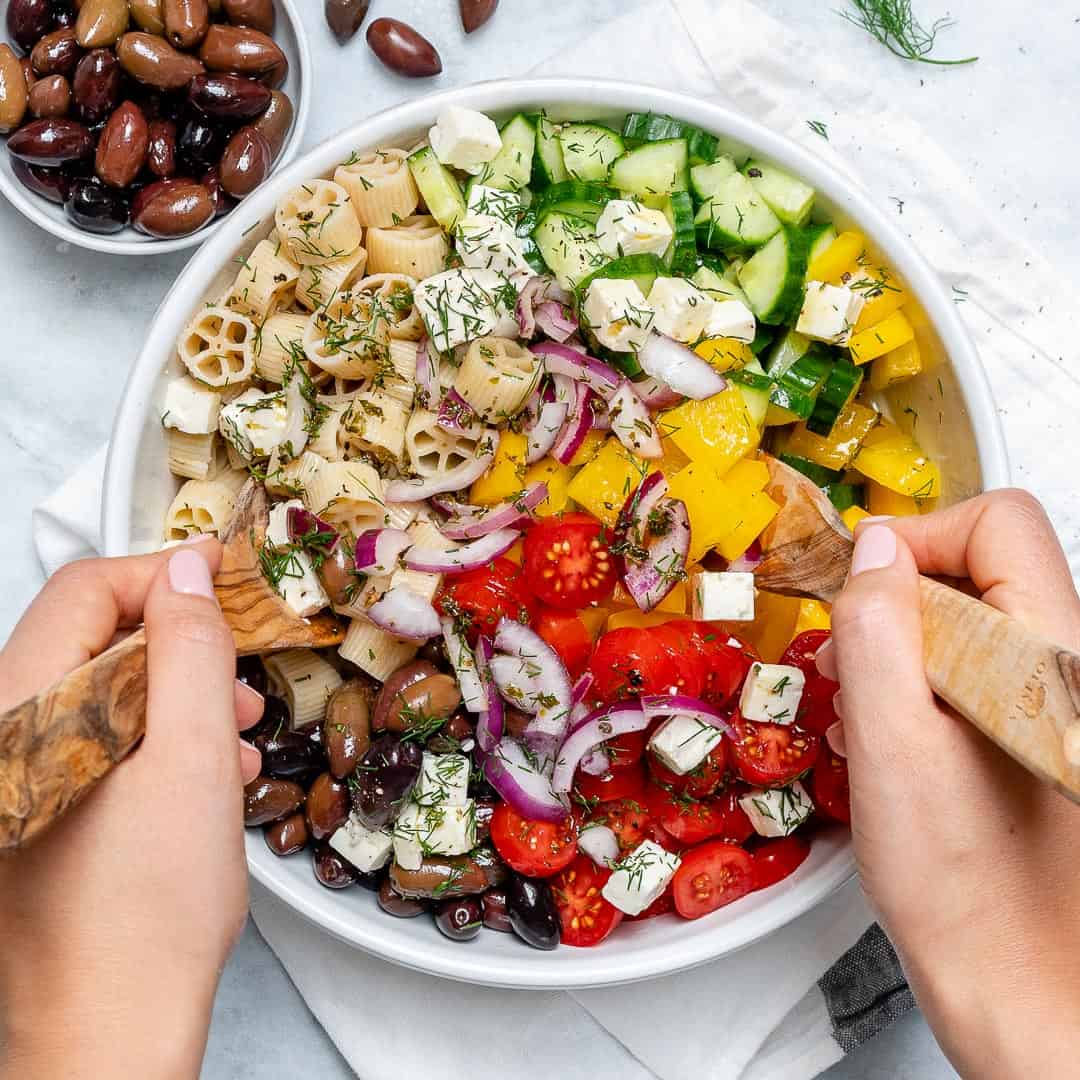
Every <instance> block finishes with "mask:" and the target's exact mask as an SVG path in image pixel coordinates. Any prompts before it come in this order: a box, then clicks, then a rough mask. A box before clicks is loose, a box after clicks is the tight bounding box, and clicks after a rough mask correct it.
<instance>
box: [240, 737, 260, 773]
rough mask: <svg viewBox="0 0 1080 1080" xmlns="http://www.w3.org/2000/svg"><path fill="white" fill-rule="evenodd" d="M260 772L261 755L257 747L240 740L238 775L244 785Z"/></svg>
mask: <svg viewBox="0 0 1080 1080" xmlns="http://www.w3.org/2000/svg"><path fill="white" fill-rule="evenodd" d="M261 770H262V754H260V753H259V748H258V747H257V746H252V745H251V743H246V742H244V740H243V739H241V740H240V775H241V777H242V778H243V779H244V780H245V782H246V783H249V784H250V783H251V781H252V780H254V779H255V777H256V776H258V775H259V772H260V771H261Z"/></svg>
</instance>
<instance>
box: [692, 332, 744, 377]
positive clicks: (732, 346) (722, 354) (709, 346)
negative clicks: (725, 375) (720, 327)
mask: <svg viewBox="0 0 1080 1080" xmlns="http://www.w3.org/2000/svg"><path fill="white" fill-rule="evenodd" d="M694 352H696V353H697V354H698V356H700V357H701V359H702V360H704V361H705V362H706V363H708V364H709V365H710V366H711V367H714V368H715V369H716V370H717V371H732V370H737V369H739V368H743V367H746V365H747V364H749V363H751V362H752V361H753V359H754V354H753V352H752V351H751V349H750V346H749V345H747V344H746V342H745V341H739V339H738V338H724V337H719V338H707V339H706V340H705V341H702V342H699V343H698V344H697V345H695V346H694Z"/></svg>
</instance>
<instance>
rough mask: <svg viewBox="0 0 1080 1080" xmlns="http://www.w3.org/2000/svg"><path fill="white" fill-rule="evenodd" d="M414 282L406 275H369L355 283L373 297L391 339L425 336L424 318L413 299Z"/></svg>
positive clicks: (413, 279) (416, 339) (361, 290)
mask: <svg viewBox="0 0 1080 1080" xmlns="http://www.w3.org/2000/svg"><path fill="white" fill-rule="evenodd" d="M417 284H418V283H417V280H416V278H412V277H409V275H408V274H371V275H370V276H368V277H366V278H364V279H363V280H362V281H359V282H357V284H356V289H357V291H358V292H361V293H367V294H369V295H372V296H374V297H375V298H376V300H377V302H378V307H379V310H380V312H381V314H382V317H383V318H384V319H385V320H386V324H387V327H388V328H389V334H390V337H391V338H393V339H395V340H401V341H419V340H420V338H422V337H423V336H424V320H423V319H422V318H421V317H420V312H419V311H417V310H416V304H415V301H414V298H413V291H414V290H415V288H416V286H417Z"/></svg>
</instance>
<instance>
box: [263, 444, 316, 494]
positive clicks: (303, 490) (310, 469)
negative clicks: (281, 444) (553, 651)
mask: <svg viewBox="0 0 1080 1080" xmlns="http://www.w3.org/2000/svg"><path fill="white" fill-rule="evenodd" d="M325 464H326V460H325V459H324V458H323V457H321V456H320V455H319V454H317V453H314V452H312V451H311V450H305V451H304V452H303V453H302V454H301V455H300V456H299V457H298V458H293V460H292V461H289V462H287V463H285V464H280V463H279V462H277V461H276V460H274V459H273V458H271V461H270V465H269V466H268V468H267V470H266V490H267V491H269V492H270V494H271V495H281V496H284V497H286V498H290V499H303V498H305V496H306V494H307V490H308V488H309V487H310V486H311V484H312V483H313V482H314V480H315V477H316V476H318V474H319V470H320V469H322V467H323V466H324V465H325Z"/></svg>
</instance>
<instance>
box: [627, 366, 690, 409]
mask: <svg viewBox="0 0 1080 1080" xmlns="http://www.w3.org/2000/svg"><path fill="white" fill-rule="evenodd" d="M634 391H635V393H636V394H637V396H638V397H639V398H641V400H642V401H644V402H645V404H646V405H648V407H649V408H650V409H654V410H655V409H670V408H671V407H672V406H674V405H678V404H679V402H680V401H682V400H683V396H682V394H676V393H675V391H674V390H672V389H671V387H670V386H668V384H667V383H665V382H661V381H660V380H659V379H654V378H653V377H652V376H651V375H650V376H649V377H648V378H647V379H642V380H641V382H636V383H634Z"/></svg>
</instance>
